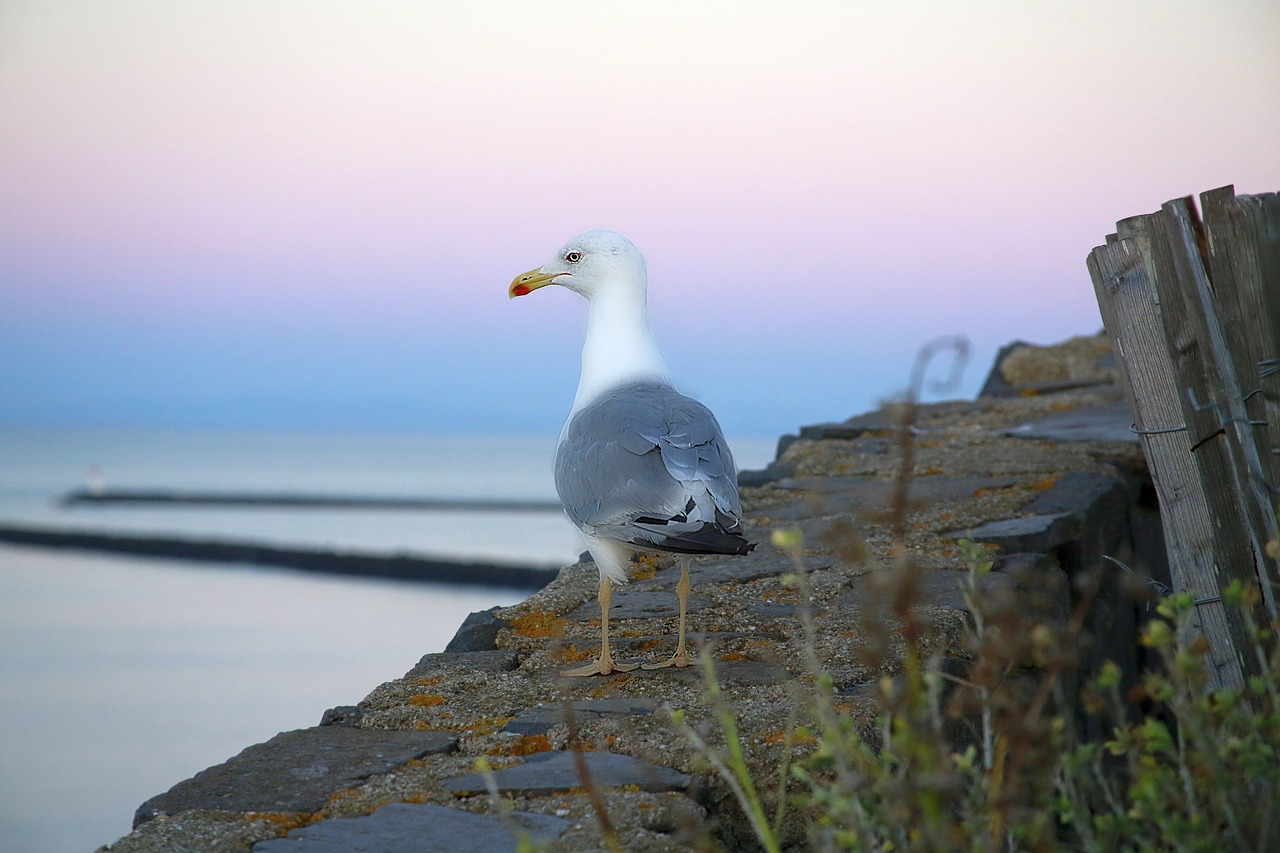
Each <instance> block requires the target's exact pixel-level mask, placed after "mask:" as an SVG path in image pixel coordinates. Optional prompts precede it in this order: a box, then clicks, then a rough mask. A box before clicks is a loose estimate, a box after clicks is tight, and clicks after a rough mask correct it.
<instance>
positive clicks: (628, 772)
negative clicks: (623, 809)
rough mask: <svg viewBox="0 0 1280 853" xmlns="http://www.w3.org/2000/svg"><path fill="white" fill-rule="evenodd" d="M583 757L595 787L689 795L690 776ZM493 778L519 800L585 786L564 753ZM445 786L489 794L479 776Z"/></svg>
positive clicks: (626, 759) (599, 755)
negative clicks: (634, 787)
mask: <svg viewBox="0 0 1280 853" xmlns="http://www.w3.org/2000/svg"><path fill="white" fill-rule="evenodd" d="M582 757H583V760H584V761H585V762H586V765H587V771H588V772H589V773H590V774H591V782H592V784H593V785H596V786H597V787H600V788H621V787H623V786H627V785H634V786H636V787H637V788H639V789H640V790H642V791H653V792H657V791H686V790H688V788H689V786H690V784H692V782H693V777H691V776H690V775H689V774H687V773H681V772H680V771H678V770H673V769H671V768H670V767H662V766H660V765H656V764H650V763H648V762H647V761H641V760H640V759H638V758H632V757H631V756H629V755H622V754H621V753H616V752H584V753H582ZM490 775H491V778H492V781H493V784H494V785H496V786H497V788H498V791H499V792H500V793H503V794H510V795H513V796H517V797H519V796H540V795H544V794H555V793H560V792H563V791H568V790H570V789H572V788H581V787H582V786H583V780H582V777H581V776H580V775H579V774H578V768H577V766H576V764H575V762H574V758H573V753H571V752H566V751H561V750H558V751H554V752H543V753H539V754H537V755H531V756H529V758H528V759H527V760H526V761H525V763H524V764H517V765H516V766H515V767H507V768H504V769H502V770H496V771H494V772H493V773H492V774H490ZM444 786H445V787H446V788H447V789H449V790H450V791H452V792H454V793H455V794H458V795H459V796H466V795H469V794H480V793H483V792H485V791H486V790H487V788H486V783H485V779H484V778H483V777H482V776H480V774H478V773H468V774H467V775H465V776H455V777H454V778H452V779H446V780H444Z"/></svg>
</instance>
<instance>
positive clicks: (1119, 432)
mask: <svg viewBox="0 0 1280 853" xmlns="http://www.w3.org/2000/svg"><path fill="white" fill-rule="evenodd" d="M1132 426H1133V416H1132V415H1131V414H1130V413H1129V405H1128V404H1127V403H1125V402H1123V401H1120V402H1114V403H1108V404H1106V405H1102V406H1092V407H1089V408H1086V409H1073V410H1071V411H1066V412H1054V413H1053V414H1051V415H1048V416H1046V417H1043V418H1037V419H1035V420H1032V421H1026V422H1024V423H1020V424H1018V425H1016V426H1012V427H1010V428H1009V429H1007V430H1005V431H1004V434H1005V435H1008V436H1010V437H1012V438H1029V439H1044V440H1046V441H1119V442H1125V443H1128V444H1137V443H1138V434H1137V433H1135V432H1134V431H1133V429H1132Z"/></svg>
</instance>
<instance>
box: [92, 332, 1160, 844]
mask: <svg viewBox="0 0 1280 853" xmlns="http://www.w3.org/2000/svg"><path fill="white" fill-rule="evenodd" d="M1113 379H1114V376H1113V375H1112V370H1111V368H1110V366H1109V362H1108V353H1107V352H1106V346H1105V342H1104V341H1103V340H1102V339H1098V338H1081V339H1076V340H1073V341H1069V342H1067V343H1065V344H1062V345H1060V346H1057V347H1049V348H1039V347H1029V346H1026V345H1015V346H1013V347H1010V348H1006V350H1005V351H1004V352H1003V353H1002V357H1001V360H1000V362H999V363H998V364H997V367H996V369H995V370H994V371H993V373H992V378H991V379H990V380H989V381H988V383H987V386H986V389H985V390H986V392H987V394H986V396H983V397H981V398H979V399H978V400H977V401H973V402H950V403H939V404H933V405H928V406H922V407H920V408H919V409H918V411H917V417H916V428H915V430H914V437H913V451H914V465H913V470H912V471H911V475H910V478H909V481H908V490H907V501H906V504H905V508H904V512H903V513H899V514H898V515H897V517H894V513H887V512H886V510H887V509H889V508H890V505H891V503H892V496H893V495H894V493H895V488H896V487H897V486H898V482H897V476H898V470H899V468H900V467H901V463H902V445H901V444H900V442H899V436H898V433H897V420H896V416H897V413H895V412H894V411H891V410H883V411H879V412H874V413H871V414H867V415H862V416H859V417H855V418H851V419H849V420H847V421H843V422H839V423H830V424H819V425H814V426H810V427H806V428H804V429H803V430H801V431H800V432H799V434H798V435H795V436H788V437H785V438H784V439H783V440H782V441H781V442H780V452H779V456H778V458H777V460H776V461H775V462H774V463H772V464H771V465H770V466H768V468H767V469H765V470H764V471H759V472H746V473H744V475H743V477H742V484H743V487H744V488H743V498H744V505H745V507H746V509H747V515H748V520H747V528H748V535H749V538H751V539H752V540H753V541H755V542H758V543H760V545H759V547H758V548H757V549H756V550H755V551H754V552H752V553H751V554H750V555H748V556H746V557H706V558H699V559H697V560H695V561H694V563H693V566H692V569H691V575H692V581H693V587H692V589H693V591H692V595H691V596H690V608H689V609H690V612H689V621H690V629H691V637H692V639H694V641H695V645H698V646H700V647H701V649H702V650H701V652H700V654H701V655H702V656H704V657H709V658H710V660H711V662H712V663H713V665H714V668H715V672H716V674H717V677H718V681H719V683H720V685H721V688H722V690H723V693H724V697H725V699H726V700H727V701H728V702H729V703H730V705H731V706H732V707H733V708H734V709H735V711H736V712H737V714H738V717H739V729H740V735H741V740H742V743H743V747H744V749H745V750H746V753H747V761H748V763H749V765H750V766H751V767H752V770H753V773H754V777H755V778H756V779H757V780H762V781H763V780H769V779H773V778H776V774H777V766H778V762H779V759H780V756H781V752H782V750H783V748H784V745H783V733H784V732H785V731H786V730H787V728H788V725H789V723H790V720H791V718H792V715H793V713H794V708H795V702H796V700H795V692H796V691H797V690H801V691H803V690H804V687H805V684H806V678H807V674H808V673H807V670H806V668H805V666H804V665H803V664H802V663H801V662H802V661H803V660H804V659H805V655H806V653H807V652H808V649H806V646H805V639H804V636H803V631H802V624H801V620H800V618H799V617H800V612H801V608H802V604H803V603H802V602H800V601H799V598H798V593H797V588H796V585H795V584H794V583H793V579H792V578H790V577H789V575H791V574H792V573H793V572H794V571H795V568H796V567H795V566H794V565H793V564H792V562H791V561H790V559H789V558H788V556H787V555H786V554H784V553H783V552H782V551H780V550H778V549H776V548H774V547H772V546H771V545H770V544H769V543H770V541H771V536H772V534H773V532H774V531H777V530H783V529H786V530H797V531H799V532H800V534H801V535H802V536H803V541H804V552H803V560H804V570H805V573H806V575H807V578H808V582H809V585H810V590H811V596H810V600H809V602H808V603H807V604H808V606H809V607H810V608H811V609H812V610H813V611H814V612H815V613H816V614H817V618H818V623H819V624H820V626H821V630H820V631H819V632H818V635H817V637H816V640H815V642H814V648H813V649H812V651H813V652H814V653H816V655H817V657H818V659H819V661H820V663H821V665H822V667H823V669H824V670H825V671H826V672H828V673H829V674H830V675H831V677H832V679H833V680H834V682H835V687H836V690H837V692H838V694H839V696H840V698H841V701H842V705H841V709H842V711H843V712H845V713H847V714H849V715H850V717H852V718H853V719H854V720H855V722H856V723H857V724H858V725H864V726H865V725H869V724H870V723H871V722H872V719H873V715H874V709H873V707H872V702H871V700H870V698H869V687H870V685H873V684H875V683H876V682H878V681H879V680H880V679H882V678H884V677H886V676H887V677H893V676H895V675H897V674H898V672H900V667H901V652H902V650H901V648H898V649H897V650H896V651H895V650H894V649H893V648H889V649H886V650H885V652H884V654H883V655H882V658H881V660H880V662H879V664H878V665H876V666H874V667H873V666H870V665H868V664H867V663H866V662H865V661H866V660H867V656H866V655H865V654H860V653H859V652H860V651H861V650H862V647H863V644H864V643H865V642H866V632H865V629H866V626H867V625H868V624H869V620H876V619H886V618H888V617H887V616H886V615H885V614H884V612H883V609H882V606H881V604H880V600H879V598H878V595H877V586H878V584H877V581H878V579H879V578H880V577H881V576H883V574H884V572H885V568H886V566H887V565H888V563H889V561H888V559H887V557H886V555H887V554H888V553H889V550H890V547H891V545H892V543H893V541H894V535H895V533H894V529H893V528H894V527H895V526H896V527H898V528H899V531H900V535H902V536H904V537H905V544H906V548H907V551H908V553H909V555H910V557H911V559H912V561H913V562H914V563H915V565H917V566H919V567H920V570H921V573H920V582H919V589H920V597H919V599H918V601H917V603H916V615H917V617H918V619H919V621H920V623H921V624H923V625H925V626H927V630H926V631H925V633H924V635H923V636H922V637H921V638H920V640H919V643H920V646H921V651H922V652H924V653H926V654H927V655H931V656H933V657H934V658H935V659H941V661H942V663H941V665H942V666H943V667H944V668H945V669H947V670H948V671H954V672H958V673H963V672H964V669H965V666H966V659H967V657H968V656H969V651H968V649H967V648H966V639H965V638H966V631H967V629H968V627H969V625H970V614H969V612H968V604H967V603H966V600H965V598H964V596H963V595H962V594H961V589H960V580H961V578H962V577H963V576H964V575H965V572H964V571H963V568H964V567H963V564H962V559H961V555H960V549H959V548H958V547H957V540H959V539H961V538H968V539H971V540H973V541H975V542H978V543H980V544H984V545H986V546H987V547H989V548H990V550H991V553H992V554H993V556H994V559H995V570H994V571H993V572H991V573H990V574H988V575H986V576H985V577H984V578H983V581H982V584H981V586H980V594H981V595H982V596H983V597H984V599H985V603H984V609H985V608H986V607H996V608H999V607H1008V608H1020V609H1035V610H1036V611H1038V612H1041V613H1044V614H1046V618H1056V617H1061V618H1065V614H1067V613H1069V612H1072V611H1073V610H1076V611H1079V610H1081V609H1084V608H1087V612H1086V619H1085V621H1086V628H1087V630H1086V632H1085V637H1084V640H1085V641H1086V642H1087V644H1088V646H1087V649H1086V651H1085V660H1086V666H1089V665H1094V664H1097V663H1099V662H1100V661H1102V660H1103V659H1109V660H1112V661H1115V662H1117V663H1119V664H1120V665H1121V666H1122V668H1123V669H1124V670H1125V671H1126V672H1127V673H1128V674H1129V676H1130V677H1132V675H1133V673H1134V672H1136V670H1137V668H1138V666H1139V665H1140V663H1141V660H1140V654H1141V652H1140V649H1139V648H1138V645H1137V643H1136V641H1135V637H1136V632H1137V631H1138V629H1139V626H1140V623H1141V620H1142V619H1143V618H1144V614H1145V610H1144V607H1143V605H1142V604H1141V603H1140V602H1141V600H1142V598H1143V597H1144V596H1146V595H1148V594H1149V591H1150V589H1151V583H1150V582H1154V583H1157V584H1158V583H1160V582H1167V570H1166V568H1165V566H1164V564H1163V557H1162V555H1163V540H1162V535H1161V531H1160V522H1159V515H1158V513H1157V512H1156V510H1155V506H1154V499H1153V498H1152V494H1151V492H1152V490H1151V488H1150V483H1149V480H1148V478H1147V474H1146V468H1145V465H1144V463H1143V459H1142V454H1141V451H1140V449H1139V446H1138V443H1137V441H1136V436H1134V434H1133V433H1132V432H1131V431H1130V429H1129V424H1130V418H1129V415H1128V413H1127V411H1125V408H1124V405H1123V403H1122V402H1121V395H1120V393H1119V391H1118V390H1117V389H1116V388H1115V386H1114V385H1113V383H1112V380H1113ZM672 565H673V564H671V563H669V562H667V561H663V560H652V561H645V562H639V563H637V564H635V565H634V566H633V571H632V578H633V580H632V582H631V583H629V584H627V585H626V586H624V587H621V588H618V589H616V590H615V594H614V599H613V607H612V610H611V617H610V620H611V629H612V634H613V640H614V649H615V654H616V655H618V656H619V657H621V658H636V659H649V660H656V659H660V658H664V657H666V655H667V654H669V653H670V651H671V648H672V646H673V640H672V637H671V634H672V631H673V630H674V628H675V623H676V597H675V592H674V590H675V582H676V576H677V575H678V570H674V569H673V568H672ZM596 577H597V576H596V571H595V568H594V566H592V565H591V564H589V563H588V564H583V563H579V564H575V565H572V566H568V567H565V568H564V569H562V570H561V571H560V573H559V575H558V576H557V577H556V579H555V580H553V581H552V582H551V583H549V584H548V585H547V586H546V587H545V588H543V589H542V590H540V591H538V592H536V593H534V594H533V595H531V596H530V597H529V598H528V599H526V600H525V601H523V602H521V603H520V604H517V605H515V606H513V607H508V608H501V609H497V608H495V609H493V610H489V611H484V612H481V613H475V614H472V615H471V616H470V617H468V619H467V620H466V622H465V623H464V624H463V625H462V626H461V628H460V629H459V631H458V633H457V636H455V638H454V640H453V641H452V642H451V643H450V644H449V646H448V648H447V649H446V650H445V651H444V652H442V653H439V654H429V655H427V656H425V657H424V658H422V660H421V661H419V662H418V663H417V665H416V666H414V667H413V668H412V669H410V670H409V671H408V672H407V673H406V674H405V676H404V677H402V678H399V679H396V680H394V681H390V682H387V683H386V684H383V685H381V686H379V687H377V688H376V689H374V690H373V691H372V692H371V693H370V694H369V695H368V696H366V697H365V698H364V699H363V700H361V701H360V702H358V703H357V704H354V705H351V706H344V707H339V708H333V709H330V710H329V711H326V712H325V713H324V714H323V716H322V718H321V720H320V721H319V725H317V726H315V727H313V728H309V729H302V730H298V731H292V732H284V733H282V734H280V735H278V736H276V737H275V738H273V739H271V740H270V741H268V742H266V743H263V744H258V745H256V746H251V747H249V748H248V749H246V750H244V751H243V752H242V753H240V754H239V755H237V756H235V757H233V758H231V759H229V760H228V761H227V762H226V763H224V764H221V765H218V766H216V767H212V768H210V769H208V770H206V771H204V772H202V773H200V774H197V775H196V776H195V777H193V778H191V779H189V780H186V781H185V782H182V783H179V784H178V785H176V786H174V787H173V788H172V789H171V790H169V791H167V792H165V793H162V794H158V795H157V796H155V797H153V798H152V799H150V800H148V801H147V802H146V803H144V804H142V806H141V807H140V808H139V809H138V812H137V815H136V817H135V827H136V828H135V830H134V832H133V833H131V834H130V835H128V836H126V837H125V838H123V839H121V840H120V841H118V842H116V843H115V844H114V845H111V846H110V848H109V849H110V850H111V851H114V852H115V853H144V852H145V853H156V852H157V851H179V850H190V851H197V850H198V851H228V853H230V851H237V853H248V851H253V853H274V851H286V850H287V851H295V850H296V851H302V853H319V851H336V850H354V849H359V850H364V851H370V853H390V851H406V850H424V851H425V850H449V851H468V850H477V851H480V850H483V851H501V850H515V849H516V840H515V839H516V838H517V836H518V834H520V833H526V834H527V835H528V836H529V837H531V838H532V839H534V840H545V841H548V842H550V843H551V844H552V846H553V849H562V850H598V849H605V844H604V840H603V836H602V833H601V829H600V823H599V820H598V819H597V814H598V812H599V811H600V810H601V809H603V810H604V812H605V813H607V815H608V817H609V820H610V821H611V822H612V824H613V826H614V828H615V829H616V830H617V832H618V833H619V834H620V835H621V837H622V838H624V839H625V840H626V841H625V849H627V850H635V851H677V850H687V849H691V848H692V847H693V846H694V845H695V842H696V843H700V844H702V845H704V847H703V848H702V849H716V847H717V846H723V847H724V848H726V849H739V848H741V847H743V846H744V845H746V846H747V849H750V845H749V842H748V839H749V829H748V827H747V826H746V821H745V820H744V819H743V818H742V815H741V812H740V811H739V809H738V806H737V804H736V802H735V801H734V799H733V797H732V795H731V792H730V791H729V790H728V789H727V787H726V786H725V785H724V784H723V783H722V782H721V781H720V780H719V779H718V778H717V777H716V776H715V775H714V774H712V773H709V772H708V771H707V769H706V764H705V761H703V760H702V759H701V756H700V755H699V754H698V752H697V750H695V749H694V748H693V747H692V746H691V745H690V743H689V742H688V740H686V738H684V737H683V736H681V735H680V734H679V733H678V732H676V731H675V730H674V729H673V727H672V725H671V722H670V713H671V712H672V711H681V712H683V713H684V715H685V718H686V720H687V721H688V722H689V723H690V724H691V725H694V726H698V725H700V724H702V723H707V722H710V717H711V712H710V710H709V708H708V703H707V701H706V698H705V686H704V684H703V681H702V676H701V673H700V667H691V668H689V669H683V670H678V669H661V670H635V671H633V672H628V673H615V674H614V675H611V676H609V677H603V678H586V679H573V680H566V679H561V678H560V677H558V672H559V671H560V670H561V669H563V668H564V666H565V663H566V661H573V660H581V659H585V658H588V657H589V656H591V655H592V654H593V653H594V651H595V650H596V647H597V643H598V631H599V611H598V608H597V603H596V583H597V581H596ZM1055 615H1056V617H1055ZM1081 719H1082V725H1083V724H1084V723H1083V717H1082V718H1081ZM711 728H712V729H714V726H712V727H711ZM479 759H484V762H485V763H486V764H487V766H488V767H489V768H491V771H490V772H489V773H488V774H487V775H484V774H479V773H477V761H478V760H479ZM490 791H496V792H497V793H498V794H499V797H497V798H495V797H493V796H491V795H490V793H489V792H490ZM495 802H500V803H503V804H504V805H503V806H501V807H499V806H497V805H495ZM802 831H803V828H802V827H791V828H790V829H789V830H788V832H789V836H788V837H789V843H794V844H799V843H800V842H801V841H802V839H803V835H802ZM707 845H709V846H707ZM796 849H800V848H799V847H797V848H796Z"/></svg>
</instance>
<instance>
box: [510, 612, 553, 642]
mask: <svg viewBox="0 0 1280 853" xmlns="http://www.w3.org/2000/svg"><path fill="white" fill-rule="evenodd" d="M511 630H512V631H514V632H515V633H516V634H518V635H520V636H521V637H558V636H560V635H561V634H563V633H564V619H562V618H561V617H560V616H559V615H557V614H556V613H554V612H552V611H550V610H533V611H530V612H529V613H526V614H524V615H523V616H517V617H516V618H514V619H512V620H511Z"/></svg>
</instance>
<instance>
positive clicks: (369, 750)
mask: <svg viewBox="0 0 1280 853" xmlns="http://www.w3.org/2000/svg"><path fill="white" fill-rule="evenodd" d="M457 746H458V741H457V738H456V737H455V736H454V735H453V734H451V733H449V732H418V731H382V730H378V729H353V728H347V727H344V726H318V727H316V728H310V729H297V730H295V731H290V732H281V733H280V734H278V735H276V736H275V737H273V738H272V739H271V740H269V741H267V742H265V743H260V744H257V745H255V746H251V747H249V748H248V749H246V750H244V751H243V752H241V753H240V754H239V755H237V756H235V757H234V758H232V759H230V760H228V761H226V762H223V763H222V764H219V765H216V766H214V767H210V768H209V769H208V770H203V771H201V772H199V773H197V774H196V775H195V776H193V777H191V778H190V779H187V780H186V781H184V782H179V783H178V784H177V785H174V786H173V787H172V788H170V789H169V790H168V791H166V792H165V793H163V794H160V795H159V796H156V797H152V798H151V799H149V800H147V801H146V802H145V803H143V804H142V805H141V806H139V807H138V810H137V812H136V813H135V815H134V819H133V825H134V827H138V826H140V825H142V824H144V823H146V822H147V821H149V820H151V819H152V818H154V817H156V816H157V815H161V814H168V815H171V814H177V813H178V812H184V811H189V810H191V809H205V810H212V809H217V810H221V811H231V812H304V813H307V814H310V813H312V812H316V811H318V810H319V809H320V807H321V806H323V805H324V804H325V802H326V801H327V800H328V799H329V795H330V794H332V793H334V792H335V791H340V790H342V789H344V788H351V787H354V786H355V785H359V784H360V783H362V782H363V781H364V780H366V779H368V778H369V777H370V776H376V775H378V774H382V773H390V772H391V771H392V770H394V769H396V768H397V767H399V766H401V765H403V764H405V763H406V762H408V761H412V760H413V759H416V758H423V757H425V756H427V755H433V754H437V753H443V752H452V751H453V750H455V749H457Z"/></svg>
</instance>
